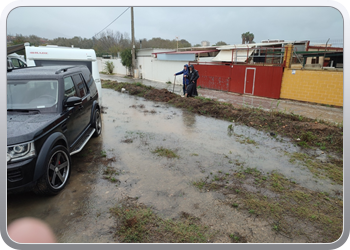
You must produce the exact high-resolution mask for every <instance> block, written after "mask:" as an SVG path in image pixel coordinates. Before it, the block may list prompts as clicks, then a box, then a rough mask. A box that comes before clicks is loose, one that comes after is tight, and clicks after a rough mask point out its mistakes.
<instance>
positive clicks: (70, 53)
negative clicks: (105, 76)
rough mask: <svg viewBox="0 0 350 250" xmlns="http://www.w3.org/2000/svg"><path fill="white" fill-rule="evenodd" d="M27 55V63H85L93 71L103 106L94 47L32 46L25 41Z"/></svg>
mask: <svg viewBox="0 0 350 250" xmlns="http://www.w3.org/2000/svg"><path fill="white" fill-rule="evenodd" d="M24 45H25V55H26V59H27V65H28V67H30V66H50V65H85V66H87V67H88V69H89V70H90V71H91V73H92V77H93V79H94V81H95V84H96V86H97V91H98V94H99V99H100V100H99V103H100V106H102V93H101V91H102V90H101V88H102V87H101V78H100V73H99V71H98V66H97V59H96V53H95V50H93V49H80V48H74V47H62V46H57V45H46V46H39V47H35V46H30V44H29V43H25V44H24Z"/></svg>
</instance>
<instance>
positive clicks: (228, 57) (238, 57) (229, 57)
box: [213, 49, 254, 62]
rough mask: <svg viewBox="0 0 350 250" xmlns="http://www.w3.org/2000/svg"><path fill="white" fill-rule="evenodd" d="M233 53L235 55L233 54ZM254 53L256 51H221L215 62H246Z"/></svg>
mask: <svg viewBox="0 0 350 250" xmlns="http://www.w3.org/2000/svg"><path fill="white" fill-rule="evenodd" d="M232 52H233V53H232ZM253 52H254V49H249V50H221V51H220V52H219V54H217V56H216V57H215V58H213V61H217V62H232V61H233V62H245V61H246V60H247V58H248V57H249V56H251V54H252V53H253Z"/></svg>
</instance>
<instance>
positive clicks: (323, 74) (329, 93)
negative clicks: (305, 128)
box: [281, 68, 343, 106]
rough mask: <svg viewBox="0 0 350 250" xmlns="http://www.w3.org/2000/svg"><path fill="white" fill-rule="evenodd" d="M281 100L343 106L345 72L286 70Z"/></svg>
mask: <svg viewBox="0 0 350 250" xmlns="http://www.w3.org/2000/svg"><path fill="white" fill-rule="evenodd" d="M293 72H294V73H295V74H293ZM281 98H285V99H292V100H298V101H306V102H314V103H320V104H329V105H335V106H343V72H342V71H327V70H300V69H295V70H293V69H288V68H285V69H284V73H283V78H282V86H281Z"/></svg>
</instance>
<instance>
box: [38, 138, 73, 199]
mask: <svg viewBox="0 0 350 250" xmlns="http://www.w3.org/2000/svg"><path fill="white" fill-rule="evenodd" d="M71 165H72V164H71V158H70V155H69V153H68V150H67V149H66V148H65V147H64V146H62V145H57V146H55V147H54V148H53V149H51V151H50V153H49V154H48V156H47V160H46V169H45V173H44V174H43V176H42V177H40V179H39V180H38V182H37V184H36V186H35V187H34V189H33V191H34V193H36V194H41V195H56V194H58V193H59V192H60V191H61V190H62V189H63V188H64V187H65V186H66V184H67V182H68V179H69V176H70V172H71Z"/></svg>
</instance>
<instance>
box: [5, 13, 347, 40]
mask: <svg viewBox="0 0 350 250" xmlns="http://www.w3.org/2000/svg"><path fill="white" fill-rule="evenodd" d="M126 9H127V7H18V8H16V9H14V10H12V11H11V12H10V14H9V15H8V19H7V34H9V35H16V34H22V35H24V36H28V35H36V36H39V37H44V38H48V39H53V38H57V37H66V38H72V37H74V36H79V37H82V38H92V37H93V36H94V35H95V34H97V33H99V32H100V31H101V30H103V29H104V28H106V26H108V25H109V24H110V23H111V22H113V20H115V19H116V18H117V17H118V16H119V15H121V14H122V13H123V12H124V11H125V10H126ZM130 10H131V9H128V10H127V11H126V12H125V13H124V14H122V15H121V16H120V17H119V18H118V19H117V20H115V21H114V22H113V23H112V24H111V25H110V26H109V27H108V28H106V29H105V31H107V30H112V31H119V32H122V33H124V32H126V33H128V34H129V37H130V38H131V12H130ZM134 21H135V38H136V39H143V38H146V39H151V38H153V37H161V38H164V39H170V40H172V39H176V37H178V38H179V39H180V40H181V39H185V40H187V41H189V42H190V43H191V44H192V45H194V44H200V43H201V41H209V42H210V45H213V44H215V43H216V42H218V41H224V42H226V43H227V44H240V43H241V34H242V33H245V32H248V31H249V32H251V33H253V34H254V36H255V38H254V41H255V42H260V41H261V40H266V39H284V40H289V41H295V40H296V41H298V40H299V41H300V40H311V41H313V42H315V43H325V42H326V41H327V39H328V38H330V39H331V42H333V43H334V45H338V46H340V45H341V46H342V42H341V41H342V39H343V18H342V15H341V13H340V12H339V11H338V10H337V9H335V8H333V7H134ZM336 43H337V44H336Z"/></svg>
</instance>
